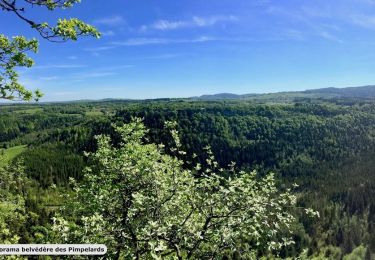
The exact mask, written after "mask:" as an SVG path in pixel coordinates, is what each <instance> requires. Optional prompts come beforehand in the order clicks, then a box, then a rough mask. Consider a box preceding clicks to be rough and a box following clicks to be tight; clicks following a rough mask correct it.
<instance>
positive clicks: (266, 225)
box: [53, 119, 296, 259]
mask: <svg viewBox="0 0 375 260" xmlns="http://www.w3.org/2000/svg"><path fill="white" fill-rule="evenodd" d="M116 130H117V132H118V133H119V134H121V136H122V143H121V144H120V146H119V147H114V146H113V145H112V144H111V139H110V138H109V137H108V136H99V137H98V138H97V140H98V150H97V152H95V153H93V154H90V157H91V158H92V159H93V160H94V162H96V164H95V166H93V167H89V168H87V169H86V171H85V177H84V180H83V182H81V183H80V184H75V197H74V198H73V202H72V204H71V205H70V206H67V207H66V208H65V211H64V218H62V217H56V218H55V219H54V222H55V223H54V226H53V229H54V231H55V236H56V241H57V242H61V243H104V244H106V245H107V246H108V248H109V253H108V254H109V255H108V256H107V257H110V258H116V259H117V258H119V257H123V258H135V259H148V258H155V259H161V258H163V259H164V258H167V259H189V258H197V259H202V258H203V259H205V258H208V259H212V258H217V257H220V256H223V255H224V254H225V252H228V251H230V252H238V253H239V254H241V255H243V256H248V257H251V258H255V257H256V256H257V255H259V254H265V253H271V252H273V253H275V252H277V251H278V250H279V249H281V247H283V246H285V245H288V244H290V243H293V241H292V240H291V238H290V235H291V234H290V225H291V224H292V223H293V222H294V221H295V218H294V217H293V215H292V214H291V213H290V208H291V207H293V206H294V205H295V203H296V197H295V196H294V195H291V194H290V192H289V191H286V192H284V193H281V192H279V191H278V190H277V189H276V187H275V179H274V176H273V175H272V174H269V175H268V176H266V177H265V178H262V179H258V178H257V175H256V173H255V172H239V173H236V172H235V171H234V169H233V168H231V169H229V171H230V176H231V177H228V178H225V177H222V174H221V171H222V169H218V168H217V166H216V165H217V164H216V163H215V161H214V160H213V158H208V159H207V162H208V164H209V165H210V166H211V168H210V169H206V170H204V171H201V174H200V175H201V177H194V175H195V173H196V171H197V170H198V169H199V168H200V167H199V166H197V167H196V168H197V169H196V170H190V169H186V167H184V166H183V165H184V164H183V161H181V160H179V159H178V158H177V157H175V156H170V155H167V154H166V153H165V152H164V147H163V146H162V145H156V144H145V143H144V142H143V140H144V136H145V133H146V131H147V130H146V129H145V127H144V125H143V124H142V122H141V121H140V120H139V119H135V120H134V121H133V122H131V123H130V124H127V125H124V126H122V127H116ZM172 134H173V136H174V137H175V139H176V144H177V148H179V146H180V143H179V140H178V133H177V132H176V131H175V130H174V131H172ZM69 213H70V215H69V217H67V214H69ZM121 259H122V258H121Z"/></svg>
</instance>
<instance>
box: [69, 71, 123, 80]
mask: <svg viewBox="0 0 375 260" xmlns="http://www.w3.org/2000/svg"><path fill="white" fill-rule="evenodd" d="M116 74H117V73H115V72H111V71H106V72H104V71H102V72H100V71H98V72H83V73H77V74H75V75H74V78H75V79H88V78H101V77H108V76H113V75H116Z"/></svg>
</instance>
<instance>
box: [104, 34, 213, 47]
mask: <svg viewBox="0 0 375 260" xmlns="http://www.w3.org/2000/svg"><path fill="white" fill-rule="evenodd" d="M215 40H216V38H213V37H207V36H201V37H198V38H192V39H171V38H132V39H127V40H125V41H116V42H112V43H111V44H112V45H113V46H142V45H163V44H182V43H202V42H209V41H215Z"/></svg>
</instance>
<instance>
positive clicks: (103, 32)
mask: <svg viewBox="0 0 375 260" xmlns="http://www.w3.org/2000/svg"><path fill="white" fill-rule="evenodd" d="M100 33H101V34H102V36H114V35H115V32H114V31H112V30H108V31H102V32H100Z"/></svg>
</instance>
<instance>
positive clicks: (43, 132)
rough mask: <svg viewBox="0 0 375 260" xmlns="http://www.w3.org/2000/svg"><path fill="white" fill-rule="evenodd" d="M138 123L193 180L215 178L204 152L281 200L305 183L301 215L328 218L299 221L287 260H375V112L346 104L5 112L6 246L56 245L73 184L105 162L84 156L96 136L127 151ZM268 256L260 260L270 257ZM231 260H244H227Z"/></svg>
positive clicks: (149, 105) (119, 105) (82, 106)
mask: <svg viewBox="0 0 375 260" xmlns="http://www.w3.org/2000/svg"><path fill="white" fill-rule="evenodd" d="M133 118H141V119H142V122H143V123H144V125H145V127H146V128H148V129H149V131H148V132H145V133H144V134H145V136H144V140H145V142H146V143H156V144H164V145H165V151H166V153H167V154H170V155H173V156H174V155H175V156H177V157H178V158H179V159H180V160H181V161H183V166H182V167H183V168H185V169H191V168H193V167H194V166H196V165H201V166H202V168H203V169H206V168H209V167H211V164H212V162H211V161H210V160H208V159H207V152H204V151H209V152H208V154H210V151H212V154H213V156H214V158H215V160H216V161H217V163H218V166H217V167H219V168H221V167H222V168H223V169H224V170H222V177H223V178H227V177H228V176H230V171H229V170H226V169H228V165H233V163H235V168H236V169H238V170H243V171H246V172H252V171H253V170H256V172H257V177H256V178H259V179H261V178H263V177H265V178H267V177H266V176H267V174H268V173H269V172H273V173H274V174H275V181H276V186H277V187H278V188H279V189H280V190H287V189H288V188H290V187H292V186H294V184H297V185H298V188H296V190H295V194H296V196H297V202H296V203H297V205H296V206H295V208H296V209H298V208H304V207H306V208H312V209H313V210H316V211H318V212H319V215H320V217H319V218H310V217H308V216H306V215H304V214H301V213H300V212H298V210H297V211H296V212H294V213H293V214H294V216H295V218H296V219H297V221H295V222H294V223H293V224H292V226H291V230H292V231H293V237H292V240H293V241H294V243H290V244H289V243H286V244H285V245H284V246H282V247H281V249H280V251H279V252H280V253H279V257H281V258H286V257H291V258H294V257H300V258H305V259H312V258H314V257H316V259H342V258H344V259H373V258H374V255H375V200H374V198H375V174H374V169H375V160H374V158H375V103H374V102H373V101H372V100H363V99H345V98H343V99H324V100H323V99H306V100H295V101H293V102H285V103H281V102H270V101H267V102H259V101H257V102H254V101H252V100H212V101H202V100H201V101H199V100H189V99H185V100H168V99H164V100H146V101H116V100H113V101H102V102H72V103H60V104H58V103H56V104H29V105H28V104H17V105H15V104H12V105H6V104H4V105H1V106H0V156H1V162H0V167H2V168H4V169H3V170H2V171H1V172H0V173H1V174H2V175H3V179H6V181H7V182H8V183H1V189H2V190H1V197H2V198H5V197H6V198H7V199H8V200H9V201H13V204H8V205H13V206H12V207H13V208H12V209H10V211H7V212H8V213H7V214H13V213H14V212H17V214H18V215H17V216H16V217H15V218H13V221H14V223H7V222H6V219H7V215H6V214H5V215H2V216H0V219H3V220H4V221H5V223H6V224H7V225H8V226H9V227H11V229H12V230H13V231H14V232H13V234H12V235H11V236H7V235H6V234H5V233H4V234H5V235H4V237H2V238H1V239H3V240H4V241H12V239H13V240H15V237H18V239H17V240H18V242H22V243H41V242H48V241H51V239H52V238H53V237H54V236H55V235H54V233H53V232H52V231H51V226H52V225H53V221H52V219H53V217H54V216H56V214H62V213H61V212H62V211H61V208H62V206H64V205H65V204H66V198H64V197H61V196H60V195H62V194H64V195H67V194H68V195H70V194H74V189H73V188H72V186H71V182H70V180H71V178H74V179H75V180H76V182H78V183H80V182H81V180H82V179H83V176H84V173H85V172H86V173H87V168H86V170H84V169H85V167H87V166H90V167H91V168H95V167H96V166H95V165H96V163H97V162H95V160H93V159H92V157H87V156H85V155H84V154H85V152H92V153H95V152H97V150H98V145H97V139H96V138H95V136H97V135H99V134H106V135H108V136H110V137H111V143H112V145H113V146H114V147H120V146H121V144H122V139H121V136H120V135H119V134H118V133H117V132H116V131H115V128H114V127H113V126H114V125H117V126H120V125H122V124H123V123H130V122H132V120H133ZM166 122H176V125H175V130H176V132H178V135H179V138H180V140H181V147H180V148H181V150H182V151H186V153H185V152H184V153H176V152H175V150H174V149H173V147H174V146H175V140H174V138H173V135H171V134H170V129H168V127H167V128H166V127H165V123H166ZM207 147H210V149H207ZM99 151H100V149H99ZM160 160H161V159H160ZM113 167H114V166H113ZM17 169H18V170H17ZM19 169H21V170H19ZM16 172H23V173H24V175H22V176H21V175H17V174H16ZM193 174H194V175H195V178H199V176H201V175H202V174H204V173H203V172H202V171H199V169H198V170H196V171H194V172H193ZM87 185H88V184H87ZM297 185H295V186H297ZM6 187H11V188H6ZM2 207H4V204H2ZM14 214H15V213H14ZM16 218H18V219H16ZM9 227H8V228H7V227H6V226H4V227H1V228H2V229H3V230H5V229H9ZM248 243H251V242H248ZM259 250H260V251H257V254H258V256H260V255H259V254H260V253H261V252H263V253H264V251H262V250H261V249H259ZM197 257H198V255H197ZM201 257H203V256H201ZM225 257H226V258H227V259H228V258H234V259H236V258H238V257H240V256H239V255H236V254H233V253H230V252H228V254H227V255H226V256H225ZM244 257H245V256H244ZM356 257H357V258H356Z"/></svg>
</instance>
